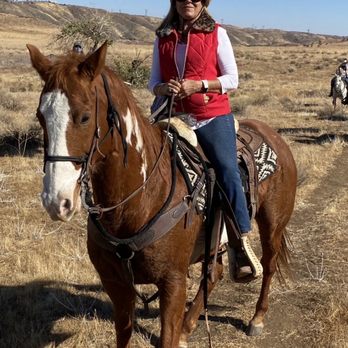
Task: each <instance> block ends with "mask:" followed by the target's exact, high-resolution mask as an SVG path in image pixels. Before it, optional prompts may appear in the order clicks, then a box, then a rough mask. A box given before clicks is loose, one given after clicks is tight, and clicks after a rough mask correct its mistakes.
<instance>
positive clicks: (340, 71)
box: [329, 59, 348, 97]
mask: <svg viewBox="0 0 348 348" xmlns="http://www.w3.org/2000/svg"><path fill="white" fill-rule="evenodd" d="M336 75H339V76H341V77H342V80H343V82H345V84H346V85H347V87H348V61H347V59H344V60H343V62H342V63H341V64H340V65H339V66H338V68H337V69H336ZM334 85H335V77H333V78H332V79H331V90H330V94H329V97H332V94H333V88H334Z"/></svg>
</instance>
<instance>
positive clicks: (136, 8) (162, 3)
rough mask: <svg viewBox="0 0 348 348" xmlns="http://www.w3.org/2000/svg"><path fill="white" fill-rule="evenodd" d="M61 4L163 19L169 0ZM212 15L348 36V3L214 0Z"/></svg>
mask: <svg viewBox="0 0 348 348" xmlns="http://www.w3.org/2000/svg"><path fill="white" fill-rule="evenodd" d="M57 3H60V4H71V5H80V6H87V7H95V8H102V9H105V10H108V11H112V12H122V13H129V14H139V15H148V16H154V17H160V18H163V17H164V16H165V15H166V14H167V12H168V9H169V0H58V1H57ZM209 12H210V13H211V14H212V15H213V17H214V18H215V20H216V21H217V22H219V23H222V24H231V25H235V26H238V27H242V28H257V29H282V30H287V31H302V32H310V33H315V34H329V35H340V36H348V1H346V0H212V1H211V3H210V6H209Z"/></svg>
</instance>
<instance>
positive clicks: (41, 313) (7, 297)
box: [0, 281, 246, 348]
mask: <svg viewBox="0 0 348 348" xmlns="http://www.w3.org/2000/svg"><path fill="white" fill-rule="evenodd" d="M62 285H65V286H62ZM66 285H68V286H66ZM71 287H73V288H74V292H72V291H69V290H66V289H67V288H71ZM100 291H102V289H101V287H100V286H97V285H76V284H62V283H59V282H53V281H33V282H30V283H27V284H25V285H16V286H5V285H0V299H1V319H0V347H11V346H12V347H13V346H17V347H21V346H23V347H24V346H32V347H37V348H40V347H47V346H48V345H50V344H52V343H54V345H55V346H58V345H60V344H62V343H63V342H64V341H65V340H67V339H68V338H70V337H71V336H72V335H73V333H71V332H60V333H55V332H54V325H55V323H56V322H57V321H58V320H60V319H63V318H66V317H70V318H74V317H75V318H80V317H84V318H85V319H87V320H93V319H95V318H98V319H99V320H108V321H112V320H113V319H112V305H111V303H110V302H109V301H102V300H100V299H98V293H99V292H100ZM210 308H211V310H212V313H213V312H214V305H212V306H210ZM158 317H159V309H158V307H156V308H150V309H149V311H147V310H144V309H143V308H142V307H140V306H138V307H137V309H136V318H143V319H154V318H158ZM199 320H200V321H202V322H204V317H203V316H201V317H200V318H199ZM209 321H210V322H219V323H224V324H227V325H232V326H234V327H235V328H236V329H238V330H241V331H245V329H246V326H245V325H244V323H243V322H242V321H241V320H239V319H236V318H232V317H229V316H218V315H214V314H213V315H209ZM135 330H136V331H137V332H139V333H140V334H142V335H143V336H145V337H147V338H148V340H149V341H150V344H151V345H153V346H157V345H158V344H159V337H158V336H157V335H155V334H154V333H153V332H149V331H148V330H147V329H146V328H144V327H143V326H141V325H139V324H138V323H136V324H135ZM28 335H30V344H29V343H28Z"/></svg>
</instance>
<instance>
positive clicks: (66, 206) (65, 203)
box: [60, 199, 72, 215]
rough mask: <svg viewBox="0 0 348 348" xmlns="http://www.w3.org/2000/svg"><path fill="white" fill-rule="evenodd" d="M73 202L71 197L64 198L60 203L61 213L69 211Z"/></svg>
mask: <svg viewBox="0 0 348 348" xmlns="http://www.w3.org/2000/svg"><path fill="white" fill-rule="evenodd" d="M71 207H72V204H71V200H70V199H63V200H62V201H61V203H60V213H61V214H62V215H63V214H64V213H65V214H66V213H68V212H69V211H70V210H71Z"/></svg>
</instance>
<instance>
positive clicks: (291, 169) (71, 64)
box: [27, 44, 297, 347]
mask: <svg viewBox="0 0 348 348" xmlns="http://www.w3.org/2000/svg"><path fill="white" fill-rule="evenodd" d="M27 48H28V50H29V54H30V59H31V63H32V66H33V67H34V69H35V70H36V71H37V72H38V74H39V75H40V77H41V79H42V80H43V82H44V83H43V89H42V91H41V95H40V100H39V105H38V108H37V118H38V120H39V122H40V125H41V127H42V129H43V133H44V153H45V156H44V171H45V175H44V178H43V191H42V194H41V197H42V202H43V206H44V208H45V209H46V211H47V212H48V214H49V216H50V217H51V219H53V220H61V221H69V220H71V218H72V217H73V215H74V214H75V213H77V212H78V211H79V210H80V209H81V205H84V202H85V201H86V198H85V196H86V192H85V191H86V188H85V185H83V183H84V176H85V175H86V172H88V173H89V181H90V182H91V190H92V192H91V195H92V199H93V201H94V202H95V204H94V207H95V208H96V209H97V210H98V208H99V213H100V211H102V213H100V214H98V218H97V219H95V221H94V222H93V221H91V219H90V218H89V221H88V228H87V229H88V237H87V248H88V254H89V257H90V260H91V262H92V263H93V265H94V267H95V269H96V270H97V272H98V274H99V276H100V279H101V282H102V284H103V287H104V289H105V291H106V292H107V294H108V296H109V297H110V299H111V301H112V303H113V308H114V323H115V330H116V343H117V347H129V346H130V342H131V335H132V331H133V321H134V316H135V314H134V312H135V299H136V288H135V284H155V285H156V286H157V288H158V292H159V303H160V305H159V306H160V322H161V331H160V338H159V340H160V344H161V346H162V347H178V346H179V345H180V347H185V346H187V340H188V338H189V336H190V334H191V333H192V331H193V330H194V328H195V326H196V322H197V320H198V318H199V315H200V313H201V311H202V309H203V302H204V301H203V300H204V291H203V289H202V287H203V286H202V283H201V285H200V288H199V290H198V292H197V295H196V297H195V299H194V301H193V302H192V304H191V306H190V307H189V309H188V310H187V311H185V306H186V281H187V272H188V268H189V266H190V263H191V262H197V260H191V255H192V254H193V251H194V248H195V245H196V242H197V240H198V238H199V236H200V233H201V232H202V230H204V222H203V218H202V216H201V215H199V214H196V213H194V214H193V215H192V221H191V224H190V226H189V227H188V226H187V225H186V222H185V221H186V219H185V215H186V213H185V214H184V215H183V214H181V215H180V214H179V220H177V221H176V222H175V223H173V224H172V225H173V226H170V230H169V231H168V232H167V233H166V234H164V235H161V236H160V237H159V238H157V239H156V240H155V241H153V242H151V243H147V244H145V246H144V245H143V247H139V248H138V249H137V250H136V251H132V250H131V251H129V250H128V249H127V248H125V249H126V250H120V249H117V251H116V252H113V251H112V250H111V248H110V249H109V248H108V247H107V246H106V244H105V243H104V244H103V243H102V242H100V239H102V237H100V238H98V237H97V238H94V237H95V236H96V234H98V233H99V234H103V235H105V234H107V235H108V236H109V238H110V239H111V242H112V243H115V244H117V243H118V242H120V241H122V240H125V241H134V239H132V238H137V237H138V236H140V238H141V237H142V235H141V234H142V233H144V234H147V232H146V231H144V229H143V227H144V226H146V225H148V224H149V221H150V222H151V221H152V220H151V219H153V217H154V216H156V214H157V213H158V212H159V211H160V210H163V209H162V208H163V207H164V206H165V205H166V208H165V209H164V211H165V212H168V211H169V212H170V211H172V209H174V213H173V215H175V214H176V212H177V211H178V210H180V207H181V204H182V202H183V201H185V197H187V196H188V188H187V184H186V183H185V181H184V179H183V176H182V175H181V173H180V171H179V170H178V169H175V170H173V169H172V166H171V161H172V157H173V153H172V152H171V146H169V145H168V142H166V137H167V136H166V132H163V130H162V129H161V127H159V126H157V125H156V124H154V125H152V124H150V122H149V121H148V119H147V118H146V117H144V115H143V114H142V112H141V111H140V109H139V107H138V106H137V102H136V99H135V97H134V96H133V94H132V92H131V90H130V88H129V87H128V86H127V85H126V84H125V83H124V82H123V81H122V80H120V79H119V78H118V77H117V76H116V74H115V73H114V72H113V71H112V70H111V69H110V68H108V67H107V66H106V64H105V60H106V52H107V45H106V44H103V45H102V46H101V47H100V48H99V49H97V50H96V51H95V52H93V53H90V54H89V55H87V56H85V55H83V54H76V53H73V52H72V53H69V54H66V55H62V56H59V57H57V58H56V59H55V60H53V61H52V60H50V59H48V58H47V57H46V56H45V55H43V54H42V53H41V52H40V50H39V49H38V48H36V47H35V46H33V45H30V44H28V45H27ZM110 100H112V102H111V103H110ZM115 109H116V110H115ZM110 114H114V115H115V114H116V117H113V118H112V117H111V118H110V117H109V116H110ZM241 127H249V128H250V129H253V130H254V131H255V132H257V133H258V134H260V135H261V136H262V137H263V138H264V139H267V142H268V144H269V145H270V146H271V147H272V149H274V151H275V152H276V153H277V156H278V159H277V167H276V171H275V172H274V173H273V174H272V175H270V176H269V177H268V178H267V179H266V180H264V181H263V182H261V183H260V185H259V186H258V188H257V195H258V208H257V212H256V217H255V219H256V222H257V224H258V227H259V233H260V239H261V245H262V258H261V264H262V266H263V279H262V288H261V292H260V296H259V299H258V301H257V304H256V310H255V314H254V316H253V318H252V319H251V321H250V323H249V326H248V331H247V334H248V335H259V334H261V333H262V329H263V327H264V316H265V314H266V312H267V310H268V306H269V304H268V294H269V289H270V284H271V279H272V277H273V275H274V273H275V272H276V270H277V269H278V266H279V265H281V263H282V262H283V263H284V266H285V267H289V265H288V259H287V256H288V255H289V249H288V246H287V243H286V241H287V238H286V225H287V224H288V222H289V219H290V217H291V214H292V212H293V208H294V200H295V192H296V183H297V172H296V165H295V161H294V159H293V156H292V153H291V151H290V149H289V147H288V145H287V144H286V142H285V141H284V140H283V139H282V138H281V136H280V135H279V134H278V133H277V132H276V131H275V130H273V129H272V128H270V127H269V126H267V125H266V124H265V123H263V122H260V121H256V120H245V121H242V122H241ZM173 172H174V174H176V179H175V182H176V185H175V188H174V189H173V188H172V187H173V185H172V183H173V180H174V179H173ZM169 196H171V199H170V200H168V197H169ZM166 202H167V204H166ZM178 206H179V208H177V207H178ZM175 209H176V210H175ZM185 211H187V210H184V212H185ZM95 224H99V225H100V226H101V227H100V229H98V230H97V231H96V229H95ZM139 231H140V232H139ZM110 236H111V237H110ZM140 244H141V243H140ZM121 249H122V248H121ZM124 260H126V261H124ZM222 272H223V265H222V260H221V256H220V257H219V258H218V262H217V264H216V267H214V276H213V277H210V278H209V280H208V284H207V287H208V293H210V292H211V291H212V289H213V287H214V286H215V285H216V283H217V282H218V280H219V279H220V278H221V277H222Z"/></svg>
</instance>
